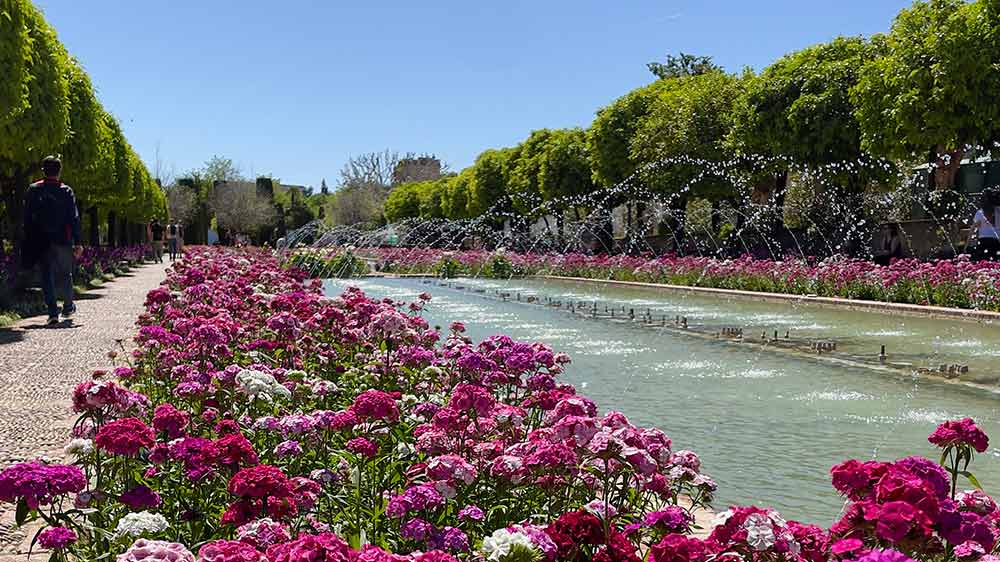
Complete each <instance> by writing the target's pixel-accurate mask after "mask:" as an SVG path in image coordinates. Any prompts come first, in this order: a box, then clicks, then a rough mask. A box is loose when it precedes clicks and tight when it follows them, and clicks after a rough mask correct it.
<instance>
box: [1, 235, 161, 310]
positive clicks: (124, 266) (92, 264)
mask: <svg viewBox="0 0 1000 562" xmlns="http://www.w3.org/2000/svg"><path fill="white" fill-rule="evenodd" d="M145 254H146V247H145V246H141V245H140V246H128V247H123V248H106V247H92V246H86V247H84V248H83V251H82V252H81V253H80V256H79V257H78V258H77V260H76V264H75V265H76V267H75V269H74V271H73V282H74V283H75V284H76V285H79V286H87V285H90V284H91V283H92V282H94V281H102V280H103V278H104V277H105V276H107V275H119V274H121V273H124V272H125V271H127V270H128V269H129V268H131V267H132V266H134V265H136V264H139V263H142V262H143V260H144V259H145ZM36 270H37V268H35V269H32V270H30V271H24V270H23V269H22V268H21V267H20V263H19V262H18V259H17V257H16V256H15V255H14V254H12V253H5V254H3V255H0V313H2V312H3V311H5V310H13V311H15V312H17V313H20V314H35V313H41V312H43V311H44V310H45V307H44V303H42V302H41V297H40V296H37V297H36V298H34V299H31V298H25V297H26V296H27V295H26V294H25V293H24V292H23V291H21V290H19V287H23V286H24V285H25V284H28V285H31V284H34V283H35V282H36V281H35V280H31V279H32V278H31V277H28V276H35V275H36V274H35V273H34V272H35V271H36Z"/></svg>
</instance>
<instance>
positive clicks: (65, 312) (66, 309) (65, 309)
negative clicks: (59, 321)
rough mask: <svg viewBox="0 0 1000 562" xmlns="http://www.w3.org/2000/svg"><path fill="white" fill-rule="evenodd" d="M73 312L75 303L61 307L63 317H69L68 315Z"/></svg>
mask: <svg viewBox="0 0 1000 562" xmlns="http://www.w3.org/2000/svg"><path fill="white" fill-rule="evenodd" d="M74 314H76V305H75V304H74V305H72V306H70V307H65V306H64V307H63V311H62V315H63V318H69V317H70V316H73V315H74Z"/></svg>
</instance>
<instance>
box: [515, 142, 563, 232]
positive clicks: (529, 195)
mask: <svg viewBox="0 0 1000 562" xmlns="http://www.w3.org/2000/svg"><path fill="white" fill-rule="evenodd" d="M551 135H552V131H550V130H549V129H539V130H537V131H532V132H531V134H530V135H528V138H527V139H525V140H524V142H522V143H521V144H519V145H518V146H517V148H516V150H515V152H513V153H512V157H513V159H512V161H511V168H510V174H509V176H508V181H507V193H508V195H510V198H511V203H512V205H513V208H514V210H515V211H517V212H518V213H520V214H521V215H524V216H525V217H527V218H529V219H535V218H538V207H539V206H540V205H541V204H542V203H543V200H542V190H541V186H540V180H541V178H540V172H541V169H542V157H543V155H544V153H545V147H546V145H547V144H548V141H549V137H550V136H551Z"/></svg>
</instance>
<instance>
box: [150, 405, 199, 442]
mask: <svg viewBox="0 0 1000 562" xmlns="http://www.w3.org/2000/svg"><path fill="white" fill-rule="evenodd" d="M190 421H191V418H190V416H188V414H187V412H183V411H181V410H178V409H177V408H175V407H173V406H172V405H171V404H160V405H159V406H157V407H156V409H155V410H153V428H155V429H156V431H160V432H162V433H166V434H167V438H168V439H177V438H178V437H181V436H182V435H184V429H185V428H187V425H188V423H189V422H190Z"/></svg>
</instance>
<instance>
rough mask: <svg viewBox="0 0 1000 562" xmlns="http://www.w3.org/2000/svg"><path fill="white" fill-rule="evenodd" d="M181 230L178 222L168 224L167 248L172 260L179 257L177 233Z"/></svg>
mask: <svg viewBox="0 0 1000 562" xmlns="http://www.w3.org/2000/svg"><path fill="white" fill-rule="evenodd" d="M179 230H180V229H179V228H178V227H177V223H173V222H172V223H170V225H169V226H167V248H168V249H169V250H170V261H174V260H176V259H177V244H178V242H177V240H178V239H177V234H178V231H179Z"/></svg>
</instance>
